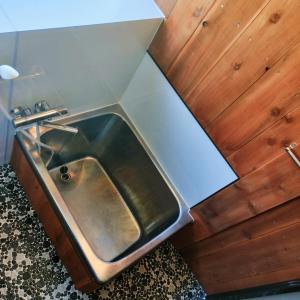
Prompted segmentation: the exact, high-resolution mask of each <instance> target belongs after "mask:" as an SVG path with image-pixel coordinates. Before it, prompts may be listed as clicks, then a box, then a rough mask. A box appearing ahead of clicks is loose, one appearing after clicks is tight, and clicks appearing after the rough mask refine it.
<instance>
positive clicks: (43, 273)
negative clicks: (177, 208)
mask: <svg viewBox="0 0 300 300" xmlns="http://www.w3.org/2000/svg"><path fill="white" fill-rule="evenodd" d="M0 299H5V300H10V299H12V300H17V299H34V300H38V299H118V300H126V299H130V300H134V299H139V300H140V299H145V300H147V299H153V300H163V299H197V300H198V299H199V300H200V299H205V294H204V292H203V290H202V288H201V286H200V285H199V283H198V281H197V280H196V279H195V277H194V276H193V274H192V273H191V271H190V270H189V268H188V267H187V265H186V264H185V263H184V261H183V260H182V258H181V256H180V255H179V254H178V253H177V252H176V250H175V249H174V248H173V247H172V245H171V244H170V243H168V242H167V243H165V244H163V245H162V246H160V247H159V248H157V249H156V250H155V251H154V252H152V253H150V254H149V255H148V256H147V257H145V258H144V259H142V260H141V261H140V262H139V263H138V264H136V265H134V266H133V267H131V268H130V269H128V270H127V271H125V272H124V273H123V274H121V276H119V277H118V278H116V279H115V280H113V281H111V282H110V283H108V284H106V285H104V286H102V287H101V288H100V289H99V290H98V291H97V292H95V293H93V294H83V293H81V292H79V291H77V290H76V289H75V288H74V286H73V283H72V281H71V279H70V277H69V276H68V274H67V273H66V270H65V268H64V267H63V265H62V264H61V262H60V260H59V258H58V257H57V255H56V253H55V250H54V248H53V246H52V245H51V243H50V241H49V240H48V238H47V236H46V235H45V233H44V231H43V227H42V226H41V224H40V223H39V221H38V219H37V217H36V214H35V213H34V212H33V211H32V209H31V207H30V205H29V202H28V200H27V199H26V196H25V194H24V192H23V190H22V187H21V186H20V184H19V183H18V181H17V179H16V177H15V174H14V172H13V171H12V169H11V168H10V166H7V165H6V166H0Z"/></svg>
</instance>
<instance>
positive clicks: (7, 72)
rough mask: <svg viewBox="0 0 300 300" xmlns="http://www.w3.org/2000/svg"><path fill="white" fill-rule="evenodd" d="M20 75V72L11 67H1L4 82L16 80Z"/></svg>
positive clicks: (0, 72) (0, 75) (0, 73)
mask: <svg viewBox="0 0 300 300" xmlns="http://www.w3.org/2000/svg"><path fill="white" fill-rule="evenodd" d="M19 75H20V74H19V72H18V71H17V70H16V69H14V68H13V67H11V66H9V65H1V66H0V78H1V79H3V80H11V79H16V78H18V77H19Z"/></svg>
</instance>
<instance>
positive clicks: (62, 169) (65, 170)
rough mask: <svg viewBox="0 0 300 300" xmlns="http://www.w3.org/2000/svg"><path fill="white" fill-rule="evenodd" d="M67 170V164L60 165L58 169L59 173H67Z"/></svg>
mask: <svg viewBox="0 0 300 300" xmlns="http://www.w3.org/2000/svg"><path fill="white" fill-rule="evenodd" d="M68 171H69V169H68V167H67V166H62V167H60V169H59V172H60V174H66V173H68Z"/></svg>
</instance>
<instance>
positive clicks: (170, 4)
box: [155, 0, 177, 17]
mask: <svg viewBox="0 0 300 300" xmlns="http://www.w3.org/2000/svg"><path fill="white" fill-rule="evenodd" d="M155 2H156V4H157V5H158V6H159V8H160V9H161V11H162V12H163V13H164V15H165V17H168V16H169V14H170V13H171V12H172V10H173V8H174V7H175V5H176V2H177V0H155Z"/></svg>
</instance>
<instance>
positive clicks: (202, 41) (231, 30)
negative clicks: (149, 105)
mask: <svg viewBox="0 0 300 300" xmlns="http://www.w3.org/2000/svg"><path fill="white" fill-rule="evenodd" d="M268 1H269V0H268ZM268 1H266V0H256V1H247V0H238V1H231V0H225V1H224V0H218V1H216V2H215V3H214V5H213V6H212V8H211V9H210V10H209V12H208V13H207V14H206V16H205V18H204V21H203V22H202V24H201V25H200V26H198V28H197V30H196V31H195V33H194V34H193V36H192V37H191V39H190V40H189V42H188V43H187V45H186V46H185V47H184V49H183V50H182V51H181V53H180V54H179V55H178V57H177V58H176V60H175V61H174V63H173V64H172V66H171V68H170V69H169V70H168V71H167V77H168V79H169V80H170V81H171V82H172V84H173V85H174V87H175V88H176V90H177V91H178V92H179V94H180V95H181V96H182V97H183V98H184V99H188V100H189V99H190V98H189V97H187V96H188V95H189V94H191V91H192V90H193V89H194V88H195V87H196V86H197V85H198V84H199V82H201V80H202V79H203V77H204V76H205V75H207V74H208V73H209V72H210V70H211V69H212V68H213V66H214V65H215V64H216V63H217V62H218V60H220V58H221V57H222V56H223V55H224V54H225V53H226V51H227V50H228V49H229V48H230V47H231V45H232V44H233V43H234V42H235V41H236V39H237V38H238V37H239V36H240V35H241V34H242V33H243V32H244V30H245V29H246V28H247V27H248V25H249V24H250V23H251V22H252V21H253V20H254V19H255V17H256V16H257V14H259V13H260V11H261V10H262V9H263V8H264V7H265V5H266V3H268ZM214 82H215V81H214ZM186 97H187V98H186ZM207 98H208V97H205V98H200V99H199V101H197V103H199V105H200V104H201V105H202V101H203V102H206V101H207ZM189 101H191V102H192V101H193V99H191V100H189Z"/></svg>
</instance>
